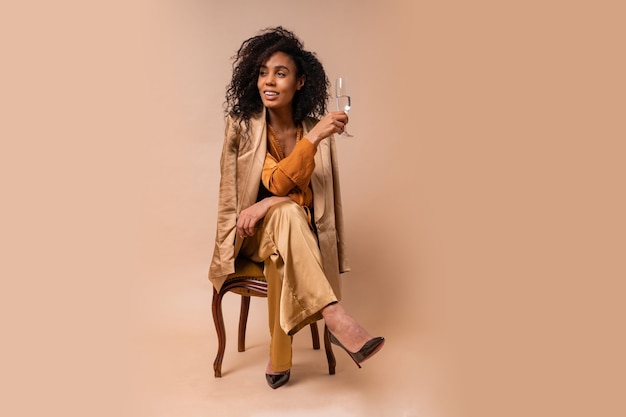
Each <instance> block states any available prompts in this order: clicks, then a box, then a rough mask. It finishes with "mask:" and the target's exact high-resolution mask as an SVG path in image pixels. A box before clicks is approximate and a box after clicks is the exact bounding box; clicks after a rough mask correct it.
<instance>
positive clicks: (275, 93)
mask: <svg viewBox="0 0 626 417" xmlns="http://www.w3.org/2000/svg"><path fill="white" fill-rule="evenodd" d="M263 94H265V95H266V96H268V97H276V96H278V93H277V92H276V91H264V92H263Z"/></svg>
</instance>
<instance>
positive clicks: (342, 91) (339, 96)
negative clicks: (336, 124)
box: [335, 77, 353, 138]
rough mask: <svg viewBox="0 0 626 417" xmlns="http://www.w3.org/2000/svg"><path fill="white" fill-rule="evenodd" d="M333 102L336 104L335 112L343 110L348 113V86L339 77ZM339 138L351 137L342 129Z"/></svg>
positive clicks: (349, 104)
mask: <svg viewBox="0 0 626 417" xmlns="http://www.w3.org/2000/svg"><path fill="white" fill-rule="evenodd" d="M335 101H336V103H337V110H343V111H345V112H346V113H348V112H349V111H350V106H351V102H350V94H349V93H348V85H347V84H346V79H345V78H342V77H339V78H337V81H336V82H335ZM339 136H344V137H349V138H351V137H353V135H351V134H350V133H348V131H347V130H345V129H344V131H343V133H342V134H341V135H339Z"/></svg>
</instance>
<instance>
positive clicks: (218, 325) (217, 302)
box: [212, 288, 226, 378]
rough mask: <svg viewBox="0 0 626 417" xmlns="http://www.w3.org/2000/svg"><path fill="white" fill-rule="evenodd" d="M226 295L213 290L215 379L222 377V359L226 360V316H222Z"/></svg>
mask: <svg viewBox="0 0 626 417" xmlns="http://www.w3.org/2000/svg"><path fill="white" fill-rule="evenodd" d="M223 296H224V294H221V293H218V292H217V291H216V290H215V288H213V305H212V310H213V321H214V322H215V330H216V332H217V356H216V357H215V361H214V362H213V370H214V372H215V378H220V377H221V376H222V359H224V350H225V349H226V329H225V328H224V316H223V315H222V297H223Z"/></svg>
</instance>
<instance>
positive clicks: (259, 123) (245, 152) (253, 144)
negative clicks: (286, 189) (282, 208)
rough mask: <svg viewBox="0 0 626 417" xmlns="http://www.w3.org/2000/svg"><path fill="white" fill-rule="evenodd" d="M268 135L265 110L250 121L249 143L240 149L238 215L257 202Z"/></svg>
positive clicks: (238, 163) (238, 162)
mask: <svg viewBox="0 0 626 417" xmlns="http://www.w3.org/2000/svg"><path fill="white" fill-rule="evenodd" d="M266 138H267V133H266V122H265V109H263V111H262V112H261V114H260V116H259V117H255V118H253V119H250V138H249V143H248V144H246V145H245V147H244V148H243V149H240V154H239V158H238V161H237V171H238V172H237V175H238V176H241V179H242V181H241V182H240V188H239V190H237V191H238V192H237V194H238V197H239V199H238V201H237V213H240V212H241V210H243V209H244V208H247V207H250V206H251V205H252V204H254V203H255V202H256V198H257V194H258V192H259V184H260V183H261V174H262V172H263V164H264V162H265V154H266V152H267V140H266Z"/></svg>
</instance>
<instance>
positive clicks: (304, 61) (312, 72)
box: [224, 26, 330, 124]
mask: <svg viewBox="0 0 626 417" xmlns="http://www.w3.org/2000/svg"><path fill="white" fill-rule="evenodd" d="M275 52H284V53H286V54H287V55H289V56H290V57H291V58H292V59H293V61H294V62H295V64H296V67H297V74H296V76H297V77H300V76H302V75H304V76H305V77H306V81H305V83H304V86H303V87H302V88H301V89H300V90H298V91H297V92H296V95H295V96H294V99H293V118H294V121H295V122H296V123H300V122H301V121H302V120H304V118H305V117H307V116H312V117H318V118H321V117H322V116H323V115H324V114H325V113H326V102H327V100H328V87H329V85H330V84H329V81H328V77H327V76H326V72H325V71H324V67H323V66H322V63H321V62H320V61H319V60H318V59H317V58H316V56H315V54H314V53H312V52H309V51H306V50H304V48H303V44H302V42H301V41H300V40H299V39H298V38H297V37H296V36H295V35H294V34H293V33H292V32H290V31H288V30H286V29H284V28H283V27H281V26H278V27H274V28H267V29H264V30H262V31H261V33H260V34H259V35H257V36H254V37H252V38H250V39H247V40H245V41H244V42H243V43H242V44H241V47H240V48H239V50H238V51H237V55H235V56H234V57H233V60H234V61H233V77H232V80H231V82H230V84H229V86H228V89H227V90H226V103H225V105H224V107H225V111H226V113H227V114H230V115H232V116H236V117H238V118H240V119H243V120H244V121H245V122H246V124H247V123H248V121H249V120H250V117H252V116H253V115H255V114H257V113H259V112H260V111H261V110H263V102H262V101H261V96H260V94H259V90H258V88H257V80H258V76H259V70H260V68H261V65H263V64H264V63H265V62H266V61H267V60H268V59H269V58H270V57H271V56H272V55H273V54H274V53H275Z"/></svg>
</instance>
